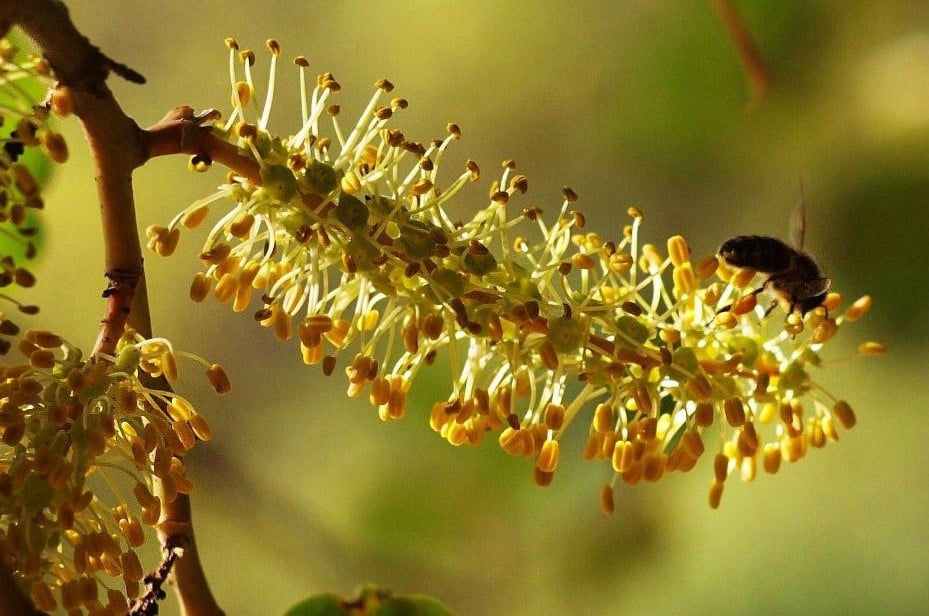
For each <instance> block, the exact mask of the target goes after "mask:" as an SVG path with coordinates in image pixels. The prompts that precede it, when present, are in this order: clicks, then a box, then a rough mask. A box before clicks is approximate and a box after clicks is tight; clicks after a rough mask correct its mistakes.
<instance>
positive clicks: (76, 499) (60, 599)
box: [0, 330, 229, 616]
mask: <svg viewBox="0 0 929 616" xmlns="http://www.w3.org/2000/svg"><path fill="white" fill-rule="evenodd" d="M17 348H18V350H19V351H20V352H21V353H22V354H23V355H24V356H25V358H26V360H25V362H24V363H22V364H14V365H2V366H0V556H2V558H4V559H5V560H6V561H7V562H8V563H9V564H10V566H11V568H12V569H13V572H14V574H15V576H16V578H17V580H18V581H19V582H20V584H21V585H22V587H23V589H24V590H25V591H26V593H27V594H28V595H29V596H30V597H31V598H32V600H33V602H34V603H35V605H36V607H37V608H38V609H41V610H45V611H52V610H55V609H57V608H59V607H60V608H62V609H64V610H65V611H67V613H69V614H83V613H88V614H112V615H114V616H116V615H117V614H119V615H122V614H125V613H126V612H127V611H128V609H129V606H130V605H131V603H132V601H133V600H134V599H136V598H138V597H139V596H140V595H141V594H142V591H143V589H142V588H141V587H140V584H141V583H142V581H143V576H144V569H143V566H142V563H141V561H140V558H139V554H138V552H137V550H138V549H139V548H140V546H142V545H143V544H144V543H145V542H146V540H147V538H148V535H149V534H151V533H150V531H146V527H151V526H155V525H157V524H158V523H159V519H160V516H161V513H162V506H163V502H162V500H161V499H160V498H159V497H158V496H155V495H154V494H153V483H154V482H156V481H157V482H160V484H161V493H162V494H163V495H164V496H163V498H164V499H165V500H166V501H169V502H170V501H172V500H173V499H174V498H176V497H177V494H178V493H189V492H190V491H191V490H192V489H193V485H192V483H191V481H190V480H189V479H188V478H187V475H186V473H185V470H184V463H183V461H182V456H183V454H184V453H186V452H187V451H188V450H189V449H191V448H192V447H193V446H194V445H195V443H196V442H197V441H198V440H208V439H209V438H210V427H209V425H208V424H207V422H206V420H205V419H204V418H203V417H202V416H201V415H199V414H197V413H196V412H195V411H194V409H193V407H192V406H191V404H190V402H188V401H187V400H186V399H184V398H182V397H180V396H178V395H176V394H174V393H171V392H169V391H162V390H159V389H154V388H152V387H150V386H147V385H146V384H144V383H143V381H144V382H150V381H152V380H154V379H156V378H158V377H160V376H162V375H163V376H164V377H166V378H167V379H168V380H169V381H171V380H174V379H175V378H177V358H178V356H179V355H183V354H182V353H180V352H178V351H175V350H174V348H173V347H172V346H171V344H170V343H169V342H168V341H166V340H163V339H150V340H143V339H142V338H141V337H140V336H138V335H136V334H134V333H133V332H131V331H127V332H126V334H125V335H124V336H123V337H122V339H121V340H120V341H119V344H118V346H117V354H116V356H115V357H100V358H97V359H95V360H87V359H85V358H83V357H82V354H81V352H80V350H78V349H76V348H75V347H73V346H71V345H70V344H68V343H66V342H64V341H63V340H62V339H61V338H60V337H59V336H57V335H56V334H54V333H52V332H49V331H44V330H43V331H38V330H31V331H27V332H26V333H25V334H24V335H23V336H22V337H21V338H19V340H18V344H17ZM197 359H199V358H197ZM199 361H201V362H202V361H203V360H199ZM207 375H208V378H209V380H210V382H211V383H212V384H213V386H214V389H216V390H217V391H219V392H223V391H226V390H228V389H229V382H228V380H227V378H226V376H225V373H224V372H223V370H222V368H220V367H219V366H218V365H216V364H213V365H211V366H209V367H208V368H207Z"/></svg>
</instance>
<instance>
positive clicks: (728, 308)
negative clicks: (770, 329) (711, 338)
mask: <svg viewBox="0 0 929 616" xmlns="http://www.w3.org/2000/svg"><path fill="white" fill-rule="evenodd" d="M765 284H767V281H766V282H765ZM764 289H765V285H761V286H760V287H758V288H757V289H755V290H754V291H752V292H751V293H749V295H758V294H759V293H761V292H762V291H764ZM733 305H735V302H732V303H730V304H727V305H725V306H723V307H722V308H720V309H719V310H717V311H716V313H715V314H714V315H713V318H712V319H710V320H709V322H708V323H707V325H710V323H712V322H713V321H714V320H715V319H716V317H718V316H719V315H721V314H722V313H724V312H729V311H730V310H732V306H733ZM776 305H777V300H775V301H774V304H773V305H772V306H771V307H770V308H768V310H767V312H765V313H764V315H765V316H768V313H769V312H771V311H772V310H774V306H776Z"/></svg>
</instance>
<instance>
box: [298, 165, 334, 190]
mask: <svg viewBox="0 0 929 616" xmlns="http://www.w3.org/2000/svg"><path fill="white" fill-rule="evenodd" d="M303 175H304V178H305V179H306V183H307V184H308V185H309V188H310V190H311V191H312V192H313V193H315V194H317V195H319V196H321V197H325V196H326V195H328V194H329V193H331V192H332V191H333V190H335V187H336V186H338V184H339V175H338V173H336V170H335V169H334V168H333V167H332V166H331V165H327V164H326V163H324V162H322V161H321V160H316V159H315V158H313V159H311V160H310V162H309V163H307V165H306V170H305V171H304V172H303Z"/></svg>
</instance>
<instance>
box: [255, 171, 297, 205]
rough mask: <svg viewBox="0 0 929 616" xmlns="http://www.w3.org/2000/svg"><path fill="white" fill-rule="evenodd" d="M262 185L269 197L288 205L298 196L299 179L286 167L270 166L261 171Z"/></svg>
mask: <svg viewBox="0 0 929 616" xmlns="http://www.w3.org/2000/svg"><path fill="white" fill-rule="evenodd" d="M261 185H262V187H263V188H264V190H265V192H267V193H268V195H269V196H270V197H271V198H272V199H275V200H277V201H280V202H282V203H286V202H287V201H290V200H291V199H292V198H293V196H294V195H295V194H297V178H295V177H294V174H293V172H292V171H291V170H290V169H288V168H287V167H285V166H284V165H268V166H267V167H262V169H261Z"/></svg>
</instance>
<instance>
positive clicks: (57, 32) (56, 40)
mask: <svg viewBox="0 0 929 616" xmlns="http://www.w3.org/2000/svg"><path fill="white" fill-rule="evenodd" d="M12 24H15V25H18V26H19V27H21V28H22V29H23V30H24V31H25V32H26V33H27V34H28V35H29V36H31V37H32V38H33V40H34V41H35V42H36V44H37V45H38V46H39V48H40V49H41V50H42V52H43V53H44V54H45V57H46V59H47V61H48V62H49V65H50V66H51V67H52V69H53V70H54V72H55V76H56V78H57V79H58V80H59V83H60V84H61V85H62V86H67V87H68V88H69V89H70V91H71V93H72V96H73V102H74V113H75V115H76V116H77V117H78V118H80V120H81V122H82V124H83V127H84V132H85V135H86V138H87V142H88V145H89V147H90V151H91V154H92V156H93V159H94V163H95V166H96V173H97V175H96V182H97V194H98V198H99V200H100V217H101V224H102V225H103V238H104V239H103V241H104V251H105V263H104V272H105V275H106V278H107V281H108V284H107V288H106V290H105V291H104V293H103V295H104V298H105V299H106V311H105V315H104V318H103V321H102V324H101V328H100V333H99V335H98V338H97V342H96V344H95V347H94V351H93V355H94V356H95V357H97V356H99V354H101V353H105V354H112V353H113V351H114V350H115V346H116V343H117V341H118V340H119V337H120V336H121V335H122V333H123V330H124V327H125V326H126V325H127V324H128V325H130V326H132V327H133V328H135V329H136V330H137V331H138V332H139V333H141V334H142V335H143V336H146V337H149V336H151V332H152V326H151V316H150V312H149V304H148V297H147V292H146V288H145V277H144V269H143V266H142V249H141V243H140V238H139V232H138V225H137V222H136V217H135V200H134V196H133V189H132V173H133V171H134V170H135V169H136V168H137V167H139V166H141V165H142V164H144V163H145V162H146V161H147V160H148V159H149V158H150V156H151V154H152V145H153V143H154V144H155V145H156V153H158V154H163V153H169V152H173V151H177V152H182V151H187V150H185V148H184V147H181V144H183V143H184V141H183V139H181V140H179V141H178V144H179V145H178V146H177V149H176V150H174V149H173V147H168V146H165V145H163V144H164V143H165V140H164V139H162V138H158V139H153V138H152V136H151V135H150V134H149V133H148V132H146V131H144V130H142V129H140V128H139V126H138V125H137V124H136V123H135V121H133V120H132V118H130V117H129V116H128V115H126V113H125V112H124V111H123V110H122V109H121V108H120V106H119V104H118V102H117V101H116V99H115V98H114V96H113V93H112V92H111V91H110V89H109V88H108V87H107V85H106V79H107V77H108V75H109V74H110V73H115V74H117V75H119V76H121V77H123V78H125V79H128V80H129V81H133V82H137V83H143V82H144V78H143V77H142V76H141V75H139V74H138V73H137V72H135V71H133V70H132V69H130V68H129V67H127V66H125V65H123V64H120V63H118V62H115V61H114V60H112V59H111V58H108V57H107V56H106V55H104V54H103V53H102V52H101V51H100V50H99V49H98V48H97V47H95V46H93V45H92V44H91V43H90V41H89V40H88V39H87V37H85V36H83V35H82V34H81V33H80V32H79V31H78V30H77V29H76V28H75V26H74V24H73V23H72V22H71V19H70V15H69V13H68V10H67V8H66V7H65V5H64V4H63V3H61V2H58V1H56V0H19V1H14V0H0V28H3V30H2V31H3V32H5V31H6V28H8V27H9V26H10V25H12ZM204 139H209V138H208V137H204ZM217 141H218V140H217ZM193 144H194V145H193V146H191V147H194V146H196V145H197V142H196V141H194V142H193ZM213 145H214V147H216V148H219V146H218V145H217V144H215V143H214V144H213ZM220 149H221V148H220ZM218 151H219V150H218ZM230 155H231V152H229V151H228V150H222V152H220V154H219V156H214V158H217V159H220V160H221V159H224V158H227V157H228V156H230ZM162 500H163V501H164V499H162ZM158 535H159V539H160V540H161V541H162V544H163V546H164V547H166V548H177V547H180V548H183V550H184V554H183V556H182V557H180V558H179V559H178V560H177V562H176V563H175V565H174V572H173V575H174V579H175V582H176V589H177V594H178V597H179V599H180V603H181V610H182V613H183V614H185V615H187V616H218V615H222V614H223V612H222V610H221V609H220V608H219V606H218V605H217V603H216V601H215V599H214V597H213V595H212V593H211V592H210V589H209V585H208V584H207V581H206V576H205V574H204V572H203V569H202V567H201V565H200V560H199V556H198V554H197V551H196V544H195V542H194V534H193V526H192V523H191V508H190V501H189V499H188V498H187V497H186V496H183V495H182V496H178V498H177V499H176V500H175V501H174V502H173V503H170V504H165V506H164V507H163V508H162V519H161V520H160V522H159V531H158ZM166 553H167V552H166ZM11 583H12V586H13V587H14V588H15V590H14V589H8V588H7V587H8V586H9V585H10V584H11ZM8 590H9V591H8ZM0 591H2V592H0V612H2V613H3V614H11V615H14V616H19V615H32V614H35V613H36V612H35V608H34V607H33V606H32V604H31V602H30V601H29V599H28V598H27V597H26V596H25V595H23V594H22V592H20V591H19V590H18V588H16V584H15V580H13V578H12V573H11V572H10V571H9V570H8V568H6V566H5V564H4V563H0Z"/></svg>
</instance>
